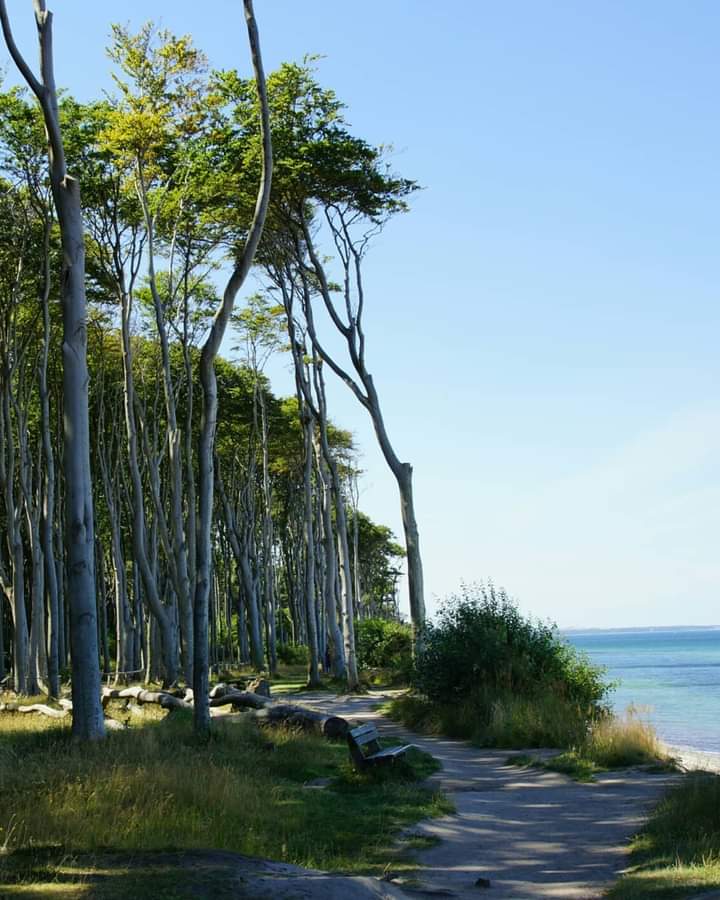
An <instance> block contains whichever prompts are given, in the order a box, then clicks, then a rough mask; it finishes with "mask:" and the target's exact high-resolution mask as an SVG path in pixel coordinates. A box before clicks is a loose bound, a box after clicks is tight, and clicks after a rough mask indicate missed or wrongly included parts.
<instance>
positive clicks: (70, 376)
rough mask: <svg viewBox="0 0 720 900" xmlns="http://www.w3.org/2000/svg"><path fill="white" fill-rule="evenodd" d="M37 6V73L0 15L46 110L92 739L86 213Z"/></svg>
mask: <svg viewBox="0 0 720 900" xmlns="http://www.w3.org/2000/svg"><path fill="white" fill-rule="evenodd" d="M34 10H35V22H36V25H37V31H38V42H39V45H40V78H39V79H38V78H37V77H36V76H35V74H34V73H33V72H32V70H31V69H30V67H29V66H28V64H27V63H26V61H25V59H24V57H23V56H22V54H21V53H20V51H19V50H18V48H17V45H16V44H15V40H14V37H13V34H12V30H11V27H10V21H9V18H8V13H7V5H6V3H5V0H0V22H1V23H2V30H3V35H4V37H5V43H6V44H7V48H8V51H9V52H10V56H11V57H12V59H13V61H14V62H15V64H16V65H17V67H18V69H19V70H20V72H21V74H22V76H23V78H24V79H25V81H26V82H27V84H28V86H29V87H30V89H31V90H32V92H33V93H34V94H35V96H36V98H37V100H38V103H39V104H40V108H41V110H42V114H43V119H44V122H45V128H46V131H47V138H48V161H49V173H50V184H51V188H52V195H53V200H54V202H55V208H56V211H57V217H58V223H59V226H60V236H61V241H62V254H63V272H62V278H61V284H62V295H61V299H62V308H63V410H64V417H65V447H64V454H63V462H64V468H65V511H66V512H65V516H66V530H65V552H66V579H67V587H68V594H69V596H70V631H71V635H72V645H73V654H72V693H73V734H74V735H75V737H78V738H81V739H85V740H94V739H98V738H102V737H103V736H104V733H105V724H104V719H103V713H102V706H101V705H100V666H99V661H98V652H97V646H98V643H97V623H96V615H97V613H96V605H95V560H94V553H95V532H94V516H93V496H92V481H91V476H90V426H89V417H88V373H87V333H86V321H87V307H86V300H85V243H84V233H83V218H82V209H81V204H80V185H79V183H78V181H77V180H76V179H75V178H74V177H73V176H72V175H70V174H69V173H68V171H67V168H66V165H65V148H64V145H63V139H62V132H61V128H60V116H59V110H58V99H57V91H56V88H55V72H54V62H53V43H52V13H51V12H50V11H49V10H48V9H47V7H46V4H45V0H34Z"/></svg>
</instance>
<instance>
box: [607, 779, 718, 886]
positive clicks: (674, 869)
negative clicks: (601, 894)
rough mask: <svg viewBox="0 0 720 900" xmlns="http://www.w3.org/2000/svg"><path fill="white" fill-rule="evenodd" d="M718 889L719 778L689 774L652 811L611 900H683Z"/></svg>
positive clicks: (635, 842) (635, 843)
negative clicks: (629, 863)
mask: <svg viewBox="0 0 720 900" xmlns="http://www.w3.org/2000/svg"><path fill="white" fill-rule="evenodd" d="M713 889H720V776H717V775H704V774H694V775H689V776H688V777H687V778H685V779H683V782H682V783H681V784H680V785H678V786H677V787H676V788H674V789H672V790H671V791H670V792H669V793H668V794H667V796H666V797H665V799H664V800H663V801H662V802H661V803H660V804H659V805H658V806H657V808H656V809H655V811H654V813H653V815H652V816H651V818H650V819H649V821H648V822H647V824H646V825H645V827H644V828H643V830H642V832H641V833H640V834H639V835H638V837H637V838H636V839H635V841H634V843H633V846H632V855H631V865H630V868H629V871H628V874H626V875H624V876H623V877H622V878H621V879H620V881H618V882H617V884H616V885H615V886H614V887H613V888H612V889H611V890H610V892H609V894H608V898H610V900H680V898H683V900H686V898H691V897H694V896H696V895H699V894H700V895H701V894H704V893H705V892H707V891H710V890H713Z"/></svg>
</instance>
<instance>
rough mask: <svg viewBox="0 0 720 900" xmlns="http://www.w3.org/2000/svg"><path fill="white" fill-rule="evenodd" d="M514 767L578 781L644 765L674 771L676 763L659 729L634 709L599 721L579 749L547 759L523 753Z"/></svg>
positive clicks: (512, 762) (513, 758) (514, 760)
mask: <svg viewBox="0 0 720 900" xmlns="http://www.w3.org/2000/svg"><path fill="white" fill-rule="evenodd" d="M508 764H509V765H513V766H535V767H537V768H541V769H548V770H549V771H551V772H562V773H563V774H564V775H569V776H570V778H574V779H575V781H583V782H589V781H594V780H595V776H596V775H597V774H598V773H599V772H606V771H607V770H608V769H622V768H627V767H629V766H643V767H645V768H647V769H651V770H653V771H672V770H673V769H674V768H675V764H674V761H673V760H672V759H671V758H670V757H668V756H667V755H666V754H665V752H664V751H663V749H662V747H661V745H660V742H659V741H658V739H657V735H656V734H655V730H654V729H653V728H652V726H651V725H649V724H648V723H647V722H645V721H643V720H642V719H641V718H640V716H639V715H638V714H637V711H636V710H635V709H634V708H633V707H630V708H629V709H628V710H627V712H626V713H625V714H624V715H623V716H608V717H607V718H604V719H601V720H600V721H599V722H596V723H595V724H594V725H593V726H592V727H591V729H590V731H589V732H588V734H587V735H586V737H585V738H584V739H583V740H581V741H579V742H578V743H577V745H576V746H574V747H571V748H570V749H569V750H566V751H565V752H563V753H559V754H557V755H556V756H551V757H549V758H546V759H543V758H539V757H536V756H532V755H528V754H521V755H519V756H511V757H509V758H508Z"/></svg>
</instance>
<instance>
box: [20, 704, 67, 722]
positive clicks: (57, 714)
mask: <svg viewBox="0 0 720 900" xmlns="http://www.w3.org/2000/svg"><path fill="white" fill-rule="evenodd" d="M16 711H17V712H19V713H40V715H43V716H50V718H51V719H64V718H65V716H66V715H68V713H69V712H70V710H69V709H53V708H52V706H46V705H45V704H44V703H32V704H30V705H29V706H18V707H17V709H16Z"/></svg>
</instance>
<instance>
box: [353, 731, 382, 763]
mask: <svg viewBox="0 0 720 900" xmlns="http://www.w3.org/2000/svg"><path fill="white" fill-rule="evenodd" d="M379 736H380V735H379V734H378V730H377V728H376V727H375V726H374V725H360V727H359V728H353V729H352V731H349V732H348V744H349V745H350V752H351V753H352V755H353V758H354V759H357V758H358V756H359V758H360V759H365V757H366V756H372V754H373V753H377V752H378V751H379V750H380V749H381V747H380V743H379V741H378V738H379Z"/></svg>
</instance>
